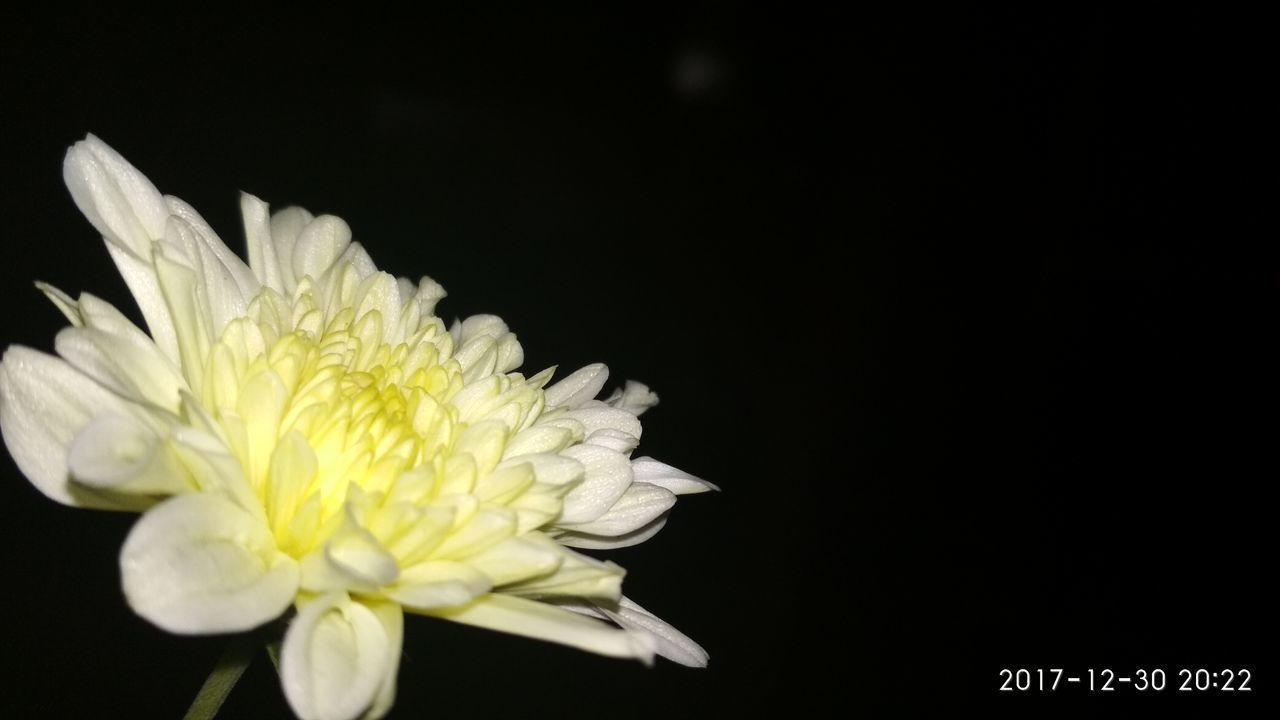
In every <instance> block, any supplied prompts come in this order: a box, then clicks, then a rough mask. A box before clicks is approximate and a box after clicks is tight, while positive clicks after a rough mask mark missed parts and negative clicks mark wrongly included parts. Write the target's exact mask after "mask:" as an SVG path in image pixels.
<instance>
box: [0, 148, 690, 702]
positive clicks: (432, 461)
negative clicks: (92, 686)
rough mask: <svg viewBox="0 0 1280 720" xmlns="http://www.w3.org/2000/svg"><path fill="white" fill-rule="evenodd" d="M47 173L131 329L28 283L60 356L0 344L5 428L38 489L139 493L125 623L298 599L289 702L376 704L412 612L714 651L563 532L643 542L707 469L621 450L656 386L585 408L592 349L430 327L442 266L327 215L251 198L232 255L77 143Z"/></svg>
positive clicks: (128, 548)
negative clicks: (405, 270)
mask: <svg viewBox="0 0 1280 720" xmlns="http://www.w3.org/2000/svg"><path fill="white" fill-rule="evenodd" d="M64 176H65V179H66V182H67V185H68V187H69V188H70V190H71V193H72V196H73V197H74V199H75V202H76V204H77V205H78V206H79V207H80V210H81V211H82V212H83V213H84V214H85V216H86V217H87V218H88V219H89V221H90V222H91V223H92V224H93V225H94V227H96V228H97V229H98V230H99V231H100V232H101V233H102V234H103V236H104V238H105V240H106V244H107V250H108V252H109V253H110V255H111V258H112V259H113V260H114V261H115V263H116V266H117V267H118V269H119V271H120V273H121V275H123V276H124V279H125V282H126V283H127V284H128V286H129V289H130V291H131V292H132V293H133V296H134V297H135V298H136V300H137V302H138V304H139V306H140V307H141V310H142V314H143V316H144V318H145V320H146V324H147V327H148V330H149V334H148V333H145V332H143V331H142V330H140V329H139V328H138V327H136V326H135V325H133V324H132V323H131V322H130V321H129V320H128V319H127V318H126V317H125V316H124V315H123V314H121V313H120V312H119V311H118V310H116V309H115V308H114V307H112V306H111V305H110V304H108V303H106V302H104V301H102V300H100V299H98V298H96V297H94V296H92V295H90V294H88V293H85V294H82V295H81V296H80V297H79V298H77V299H73V298H71V297H70V296H68V295H66V294H65V293H62V292H61V291H59V290H57V289H55V288H53V287H50V286H47V285H43V284H42V285H40V288H41V289H42V290H43V291H44V292H45V294H46V295H48V297H49V298H50V299H51V300H52V301H53V302H54V303H55V304H56V305H57V306H58V307H59V308H60V309H61V310H62V312H63V313H64V314H65V315H66V316H67V318H68V319H69V320H70V322H71V327H68V328H66V329H64V330H62V331H61V332H60V333H58V336H57V339H56V341H55V348H56V351H57V354H58V356H60V357H55V356H52V355H47V354H44V353H41V352H37V351H35V350H31V349H29V348H25V347H17V346H15V347H11V348H9V349H8V350H7V351H6V353H5V355H4V360H3V364H0V430H2V431H3V434H4V440H5V444H6V445H7V447H8V448H9V451H10V452H11V453H12V455H13V457H14V459H15V460H16V461H17V464H18V466H19V467H20V468H21V469H22V471H23V473H24V474H26V476H27V477H28V478H29V479H30V480H31V482H32V483H33V484H35V486H36V487H37V488H39V489H40V490H41V491H42V492H43V493H44V494H46V495H48V496H49V497H51V498H53V499H54V500H57V501H59V502H62V503H66V504H69V505H76V506H81V507H92V508H106V509H118V510H133V511H143V513H144V514H143V515H142V517H141V519H140V520H139V521H138V523H137V524H136V525H135V526H134V528H133V530H132V532H131V533H130V534H129V537H128V539H127V540H126V541H125V543H124V547H123V549H122V551H121V557H120V567H121V572H122V577H123V585H124V592H125V595H126V597H127V599H128V601H129V603H130V605H131V606H132V607H133V608H134V609H135V610H136V611H137V612H138V614H140V615H142V616H143V617H145V618H146V619H148V620H150V621H151V622H153V623H155V624H156V625H158V626H160V627H162V628H164V629H166V630H169V631H172V632H177V633H191V634H204V633H222V632H235V631H242V630H247V629H250V628H253V627H255V626H258V625H260V624H262V623H265V622H267V621H270V620H272V619H274V618H276V617H278V616H280V615H281V614H282V613H283V612H285V611H286V610H288V609H289V608H290V607H291V606H292V607H295V608H296V609H297V615H296V617H295V618H294V619H293V620H292V622H291V624H290V625H289V629H288V632H287V633H286V636H285V640H284V646H283V649H282V667H281V677H282V682H283V685H284V690H285V693H286V695H287V697H288V699H289V702H290V704H291V706H292V707H293V709H294V710H295V712H297V713H298V715H299V716H301V717H304V718H349V717H357V716H367V717H379V716H381V715H383V714H385V713H386V711H387V709H388V708H389V707H390V706H391V703H392V700H393V694H394V688H395V677H396V672H397V669H398V664H399V656H400V645H401V639H402V622H403V612H402V611H404V610H407V611H409V612H413V613H417V614H422V615H430V616H434V617H439V618H444V619H447V620H452V621H454V622H460V623H465V624H470V625H477V626H481V627H486V628H491V629H495V630H501V631H504V632H509V633H514V634H518V635H524V636H527V637H533V638H540V639H543V640H549V641H553V642H558V643H563V644H566V645H571V646H574V647H579V648H582V649H584V650H589V651H591V652H596V653H600V654H603V655H610V656H616V657H633V658H639V659H641V660H645V661H648V660H649V659H650V658H651V657H652V655H653V654H654V652H655V651H656V652H657V653H659V654H663V655H665V656H667V657H670V658H672V659H673V660H675V661H677V662H681V663H684V664H687V665H704V664H705V663H706V654H705V653H704V652H703V651H702V649H701V648H699V647H698V646H697V645H696V644H695V643H693V642H692V641H691V640H689V639H688V638H687V637H685V636H683V635H681V634H680V633H679V632H677V631H675V630H674V629H673V628H671V627H670V626H668V625H666V624H665V623H663V622H662V621H660V620H658V619H657V618H655V617H654V616H652V615H650V614H649V613H647V612H645V611H644V610H643V609H642V608H640V607H639V606H638V605H635V604H634V603H632V602H630V601H629V600H627V599H626V598H623V597H622V596H621V593H620V587H621V580H622V576H623V571H622V569H621V568H619V567H618V566H616V565H614V564H613V563H610V562H602V561H599V560H596V559H593V558H590V557H587V556H585V555H581V554H578V553H577V552H574V551H573V550H570V549H568V547H566V546H573V547H580V548H613V547H622V546H626V545H631V544H634V543H637V542H641V541H643V540H645V539H647V538H648V537H650V536H652V535H653V534H654V533H655V532H657V530H658V529H659V528H661V527H662V524H663V523H664V522H665V518H666V511H667V510H668V509H670V508H671V506H672V505H673V504H674V502H675V495H678V494H682V493H691V492H702V491H705V490H708V489H710V488H712V487H713V486H711V485H710V484H709V483H706V482H705V481H702V480H699V479H697V478H695V477H692V476H691V475H688V474H687V473H684V472H681V471H679V470H676V469H675V468H672V467H670V466H668V465H664V464H662V463H660V462H658V461H656V460H653V459H651V458H647V457H641V458H637V459H631V453H632V451H633V450H634V449H635V447H636V444H637V442H638V441H639V439H640V421H639V419H638V416H639V415H640V414H641V413H642V412H643V411H644V410H645V409H647V408H648V407H651V406H652V405H654V404H655V403H656V402H657V398H656V396H654V395H653V394H652V393H651V392H649V390H648V388H646V387H644V386H643V385H640V384H638V383H627V384H626V385H625V387H623V388H622V389H621V390H619V391H617V392H615V393H614V394H613V395H611V396H609V397H608V398H607V399H605V400H596V399H595V398H596V396H597V395H598V394H599V393H600V391H601V389H602V388H603V386H604V384H605V381H606V378H607V375H608V373H607V370H606V369H605V367H604V366H603V365H592V366H589V367H586V368H583V369H581V370H579V371H577V372H575V373H572V374H571V375H569V376H568V377H566V378H564V379H563V380H560V381H559V382H557V383H555V384H553V385H550V386H546V385H547V383H548V381H549V380H550V378H551V375H552V372H551V371H550V370H547V371H543V372H540V373H538V374H536V375H534V376H532V377H529V378H526V377H524V376H523V375H521V374H519V373H517V372H515V369H516V368H517V367H519V365H520V363H521V361H522V359H523V351H522V350H521V347H520V344H519V343H518V342H517V341H516V337H515V335H514V334H512V333H511V332H509V330H508V328H507V326H506V325H505V324H504V323H503V322H502V320H500V319H499V318H497V317H494V316H491V315H481V316H475V317H471V318H468V319H466V320H464V321H462V322H460V323H455V324H454V326H453V327H452V328H451V329H449V330H446V329H445V326H444V324H443V322H442V321H441V320H440V319H439V318H438V317H437V316H436V315H435V306H436V303H437V301H439V300H440V299H441V298H442V297H444V294H445V293H444V290H443V289H442V288H441V287H440V285H438V284H437V283H435V282H434V281H432V280H431V279H430V278H423V279H422V280H421V281H419V282H418V283H416V284H415V283H412V282H410V281H408V280H406V279H404V278H400V279H397V278H395V277H393V276H391V275H388V274H387V273H384V272H379V271H378V269H377V268H376V266H375V265H374V264H373V261H372V260H371V259H370V258H369V256H368V254H367V253H366V252H365V251H364V249H363V248H362V247H361V246H360V245H359V244H358V243H354V242H352V241H351V231H350V229H349V228H348V227H347V225H346V223H344V222H343V221H342V220H340V219H338V218H336V217H331V216H320V217H313V216H312V215H310V214H309V213H307V212H306V211H304V210H301V209H299V208H288V209H286V210H283V211H280V212H278V213H276V214H274V215H269V214H268V210H267V206H266V205H265V204H263V203H262V202H261V201H259V200H258V199H257V198H254V197H252V196H249V195H245V196H243V197H242V200H241V209H242V211H243V215H244V226H245V234H246V236H247V239H248V250H249V253H248V254H249V263H248V264H247V265H246V264H245V263H244V262H243V261H241V259H240V258H239V257H237V256H236V255H235V254H234V253H232V252H231V251H230V250H229V249H228V248H227V247H226V245H224V244H223V243H222V241H221V240H219V239H218V237H217V235H215V234H214V232H213V230H211V229H210V228H209V226H208V225H207V224H206V223H205V222H204V220H202V219H201V218H200V216H199V215H198V214H197V213H196V212H195V211H194V210H193V209H191V208H190V207H189V206H187V205H186V204H185V203H183V202H182V201H181V200H178V199H176V198H173V197H165V196H162V195H160V194H159V192H157V191H156V189H155V188H154V187H153V186H152V185H151V183H150V182H149V181H148V180H147V179H146V178H145V177H143V175H142V174H140V173H139V172H138V171H137V170H135V169H134V168H133V167H132V166H131V165H129V164H128V163H127V162H126V161H125V160H124V159H123V158H122V157H121V156H120V155H118V154H117V153H116V152H115V151H113V150H112V149H111V148H109V147H108V146H107V145H105V144H104V143H103V142H101V141H100V140H98V139H97V138H95V137H93V136H90V137H88V138H87V139H86V140H84V141H83V142H80V143H78V144H76V145H75V146H74V147H72V148H71V150H70V151H69V152H68V153H67V158H66V162H65V165H64ZM590 615H595V616H597V617H600V618H606V619H608V620H611V621H613V623H614V624H616V625H617V626H618V627H613V626H612V625H609V624H606V623H604V622H601V621H599V620H596V619H593V618H591V617H588V616H590Z"/></svg>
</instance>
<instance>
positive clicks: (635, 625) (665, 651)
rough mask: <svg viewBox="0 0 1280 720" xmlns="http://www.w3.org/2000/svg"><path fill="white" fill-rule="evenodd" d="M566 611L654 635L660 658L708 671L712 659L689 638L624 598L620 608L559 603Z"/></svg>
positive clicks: (584, 601)
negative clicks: (703, 668) (708, 662)
mask: <svg viewBox="0 0 1280 720" xmlns="http://www.w3.org/2000/svg"><path fill="white" fill-rule="evenodd" d="M556 604H557V605H558V606H560V607H563V608H565V609H566V610H572V611H574V612H578V613H582V614H584V615H592V616H595V617H598V618H604V619H608V620H612V621H613V622H615V623H617V624H618V625H619V626H621V627H624V628H626V629H628V630H632V631H637V632H644V633H647V634H649V635H652V636H653V637H654V639H655V640H656V641H657V643H658V654H659V655H661V656H662V657H664V658H666V659H668V660H671V661H672V662H677V663H680V664H681V665H684V666H686V667H699V668H701V667H706V666H707V660H708V659H709V658H710V655H708V654H707V651H706V650H704V649H702V646H701V645H699V644H698V643H696V642H694V641H693V640H692V639H691V638H690V637H689V636H688V635H685V634H684V633H682V632H680V631H679V630H677V629H675V628H674V627H672V626H671V625H670V624H668V623H666V622H663V621H662V619H661V618H659V617H657V616H656V615H653V614H652V613H650V612H649V611H648V610H645V609H644V608H642V607H640V606H639V605H637V604H636V603H635V602H632V600H631V599H630V598H627V597H625V596H624V597H623V598H622V599H621V600H619V601H618V604H617V606H610V605H608V604H604V603H601V604H597V603H593V602H590V601H586V600H570V601H567V602H563V603H560V602H558V603H556Z"/></svg>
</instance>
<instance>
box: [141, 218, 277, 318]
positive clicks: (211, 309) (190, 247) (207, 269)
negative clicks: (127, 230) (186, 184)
mask: <svg viewBox="0 0 1280 720" xmlns="http://www.w3.org/2000/svg"><path fill="white" fill-rule="evenodd" d="M192 213H194V211H192ZM197 217H198V216H197ZM210 232H212V231H210ZM165 248H166V251H165V252H166V256H167V257H173V258H179V257H180V256H179V255H178V254H177V251H178V250H180V251H181V252H182V253H183V254H184V255H186V256H188V257H189V261H182V260H181V259H179V260H178V262H179V263H180V264H182V265H185V266H187V267H189V268H191V270H192V272H193V274H194V277H195V283H196V288H197V290H196V292H195V297H196V305H197V307H199V308H200V310H201V312H202V313H203V316H204V317H205V319H206V320H207V321H208V323H209V325H208V335H209V337H210V339H213V338H216V337H217V336H219V335H221V334H222V330H223V328H225V327H226V326H227V323H229V322H231V321H232V320H234V319H236V318H238V317H243V316H244V314H245V310H246V309H247V308H248V306H249V301H250V300H251V299H253V297H254V296H256V295H257V294H258V292H257V291H258V287H257V282H258V281H257V279H256V278H254V277H252V275H251V274H249V269H248V268H247V267H245V265H244V263H243V262H242V261H241V260H240V258H237V257H234V256H232V258H233V260H234V262H235V263H236V265H229V264H228V262H227V261H224V260H223V259H222V258H220V257H219V256H218V252H219V251H222V252H227V249H226V247H225V246H224V245H223V244H222V241H221V240H219V239H217V237H216V236H215V237H206V236H205V235H203V234H202V233H201V231H200V229H198V228H197V227H195V226H193V225H192V224H191V223H190V222H188V221H187V220H186V219H185V218H183V217H181V216H178V215H174V216H171V217H170V218H169V225H168V227H167V228H166V229H165ZM159 264H160V263H159V262H158V261H157V271H159V269H160V268H159ZM240 272H243V273H245V274H249V277H248V279H247V280H245V279H237V274H238V273H240ZM160 279H161V283H162V284H161V287H165V286H164V284H163V283H164V278H163V277H161V278H160ZM242 283H252V285H251V286H250V287H248V288H242V287H241V284H242ZM173 309H174V308H173V304H172V300H171V301H170V306H169V310H170V312H173ZM175 317H179V318H180V317H181V316H180V315H175ZM179 330H181V328H179Z"/></svg>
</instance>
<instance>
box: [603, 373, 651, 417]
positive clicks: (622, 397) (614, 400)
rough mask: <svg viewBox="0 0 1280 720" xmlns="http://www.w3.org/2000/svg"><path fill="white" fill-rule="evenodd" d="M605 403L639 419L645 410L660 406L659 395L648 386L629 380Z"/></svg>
mask: <svg viewBox="0 0 1280 720" xmlns="http://www.w3.org/2000/svg"><path fill="white" fill-rule="evenodd" d="M605 402H606V403H608V404H610V405H612V406H613V407H616V408H618V409H619V410H626V411H627V412H629V413H631V414H632V415H635V416H637V417H638V416H640V415H643V414H644V411H645V410H648V409H649V408H651V407H653V406H654V405H657V404H658V395H657V393H655V392H653V391H652V390H650V389H649V386H648V385H645V384H644V383H640V382H636V381H635V380H628V381H627V383H626V385H625V386H624V387H622V388H621V389H618V390H615V391H614V392H613V394H612V395H610V396H609V397H608V398H607V399H606V400H605Z"/></svg>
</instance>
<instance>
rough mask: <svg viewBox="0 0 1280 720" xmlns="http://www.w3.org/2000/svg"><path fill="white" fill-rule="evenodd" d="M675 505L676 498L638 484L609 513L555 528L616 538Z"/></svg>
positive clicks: (655, 517) (660, 490)
mask: <svg viewBox="0 0 1280 720" xmlns="http://www.w3.org/2000/svg"><path fill="white" fill-rule="evenodd" d="M675 504H676V496H675V495H673V494H671V492H670V491H669V490H667V489H665V488H660V487H658V486H657V485H650V484H648V483H642V482H637V483H633V484H632V485H631V487H629V488H627V491H626V492H625V493H623V494H622V497H621V498H618V502H616V503H614V504H613V507H611V508H609V511H608V512H606V513H605V514H604V515H601V516H600V517H598V518H596V519H595V520H592V521H591V522H585V523H577V524H570V523H565V522H560V523H558V524H557V526H558V527H561V528H564V529H565V530H569V531H572V532H578V533H585V534H587V535H602V536H605V537H618V536H619V535H626V534H627V533H630V532H635V531H636V530H639V529H640V528H642V527H644V526H645V525H648V524H649V523H651V522H653V521H654V520H656V519H657V518H658V516H659V515H661V514H662V513H664V512H666V511H668V510H670V509H671V508H672V507H673V506H674V505H675Z"/></svg>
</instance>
